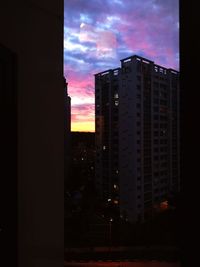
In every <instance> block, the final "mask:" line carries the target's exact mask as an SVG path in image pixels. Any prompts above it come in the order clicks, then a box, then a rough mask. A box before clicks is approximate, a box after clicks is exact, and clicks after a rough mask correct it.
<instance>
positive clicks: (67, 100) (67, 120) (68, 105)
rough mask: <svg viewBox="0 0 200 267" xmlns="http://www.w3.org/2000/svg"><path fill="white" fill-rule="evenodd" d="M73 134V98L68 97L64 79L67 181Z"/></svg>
mask: <svg viewBox="0 0 200 267" xmlns="http://www.w3.org/2000/svg"><path fill="white" fill-rule="evenodd" d="M70 133H71V98H70V97H69V95H68V83H67V82H66V79H65V78H64V155H65V157H64V159H65V162H64V170H65V180H66V178H67V176H68V174H69V163H70Z"/></svg>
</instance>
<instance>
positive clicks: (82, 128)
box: [71, 121, 95, 132]
mask: <svg viewBox="0 0 200 267" xmlns="http://www.w3.org/2000/svg"><path fill="white" fill-rule="evenodd" d="M71 131H72V132H95V123H94V122H92V121H87V122H72V124H71Z"/></svg>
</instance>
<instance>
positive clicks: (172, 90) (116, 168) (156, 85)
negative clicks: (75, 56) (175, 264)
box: [95, 55, 180, 222]
mask: <svg viewBox="0 0 200 267" xmlns="http://www.w3.org/2000/svg"><path fill="white" fill-rule="evenodd" d="M95 131H96V164H95V170H96V173H95V178H96V186H97V188H98V190H99V192H100V194H101V197H102V200H103V201H104V202H106V201H109V202H112V203H113V204H115V205H118V207H119V211H120V216H121V217H124V218H126V219H127V220H130V221H133V222H136V221H143V220H145V219H146V218H148V217H149V216H151V215H152V212H153V210H154V208H155V207H156V206H157V205H160V204H161V203H162V202H164V201H166V200H167V199H168V197H169V196H170V195H171V194H173V193H174V192H178V191H179V190H180V164H179V160H180V156H179V151H180V148H179V72H177V71H175V70H172V69H166V68H164V67H161V66H159V65H156V64H154V62H152V61H150V60H147V59H145V58H142V57H139V56H136V55H135V56H131V57H129V58H125V59H123V60H121V68H117V69H110V70H107V71H104V72H101V73H98V74H96V75H95Z"/></svg>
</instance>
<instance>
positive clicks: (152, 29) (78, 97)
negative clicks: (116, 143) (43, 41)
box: [64, 0, 179, 132]
mask: <svg viewBox="0 0 200 267" xmlns="http://www.w3.org/2000/svg"><path fill="white" fill-rule="evenodd" d="M178 2H179V1H174V0H167V1H160V0H145V1H142V2H141V1H139V0H135V1H126V4H123V3H122V1H120V0H113V1H104V2H103V4H102V3H101V2H100V1H93V0H92V1H89V2H84V1H81V0H77V1H71V0H68V1H65V23H64V75H65V77H66V79H67V82H68V91H69V95H70V96H71V102H72V112H71V113H72V128H71V130H72V131H87V132H94V131H95V127H94V126H95V123H94V120H95V117H94V74H95V73H98V72H101V71H103V70H105V69H112V68H115V67H117V66H118V65H119V61H120V59H122V58H126V57H129V56H132V55H134V54H137V55H139V56H143V57H147V58H149V59H150V60H152V61H155V62H156V63H157V64H160V65H162V66H164V67H167V68H173V69H176V70H179V11H178V4H179V3H178Z"/></svg>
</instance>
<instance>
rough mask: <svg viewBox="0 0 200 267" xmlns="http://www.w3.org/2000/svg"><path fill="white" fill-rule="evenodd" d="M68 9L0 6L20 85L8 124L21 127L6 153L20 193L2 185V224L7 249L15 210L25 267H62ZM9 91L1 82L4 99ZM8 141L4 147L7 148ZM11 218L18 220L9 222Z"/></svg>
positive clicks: (1, 28) (1, 38)
mask: <svg viewBox="0 0 200 267" xmlns="http://www.w3.org/2000/svg"><path fill="white" fill-rule="evenodd" d="M63 2H64V1H62V0H57V1H49V0H32V1H22V0H20V1H3V2H2V3H1V4H0V44H1V45H2V46H3V47H4V48H5V49H7V51H9V52H10V53H11V54H12V55H14V58H15V64H16V66H15V67H16V69H15V70H14V76H15V75H16V81H15V82H14V84H13V85H11V86H10V87H9V88H10V89H11V91H12V90H15V92H16V107H17V108H16V112H15V111H14V110H13V111H11V112H13V113H12V114H13V117H12V114H11V115H9V116H8V117H7V118H8V120H9V122H10V123H11V124H13V123H15V122H16V120H17V128H16V127H15V128H14V129H15V130H16V129H17V131H15V130H13V132H12V134H10V131H11V128H12V127H11V128H9V127H7V128H6V130H7V132H9V138H10V140H11V139H12V138H13V139H12V141H13V140H14V139H16V140H15V144H14V145H13V150H12V147H11V146H8V149H9V153H10V155H11V154H12V153H15V152H16V151H17V154H16V157H15V162H16V160H17V164H16V166H15V167H16V168H15V167H14V168H13V166H14V165H12V164H14V161H10V162H9V163H8V161H9V157H8V159H7V161H6V162H7V163H6V164H7V165H8V168H9V169H13V172H12V174H11V173H10V172H9V173H10V175H6V176H4V179H6V181H8V180H9V185H10V188H12V190H13V188H15V189H16V191H15V192H14V191H12V190H9V187H8V183H7V184H5V185H6V186H5V187H4V191H5V196H9V199H10V200H9V201H10V202H9V203H11V202H12V201H13V206H12V208H10V206H8V209H9V212H7V215H6V213H4V218H3V219H2V212H1V222H3V220H4V227H3V230H2V233H4V234H5V236H4V238H5V239H4V240H7V241H8V238H12V236H6V234H8V232H9V231H7V230H9V229H11V228H9V229H7V228H6V227H7V226H6V224H5V221H6V220H7V221H10V222H9V223H13V227H14V222H15V219H16V207H17V212H18V213H17V216H18V217H17V220H18V226H17V228H18V239H17V247H18V266H20V267H23V266H26V267H27V266H28V267H32V266H43V267H44V266H48V267H50V266H63V243H64V241H63V236H64V226H63V225H64V215H63V213H64V198H63V185H64V158H63V157H64V146H63V144H64V134H63V127H64V126H63V115H64V107H63V103H64V99H63V90H64V89H63V14H64V11H63V4H64V3H63ZM11 66H12V64H11ZM8 72H9V71H8ZM2 73H3V72H2ZM1 77H4V76H3V74H2V76H1ZM2 79H3V78H2ZM8 80H9V79H8ZM5 90H7V89H6V86H5V82H4V84H3V83H1V92H3V91H5ZM1 96H2V95H1ZM10 97H12V96H10ZM8 99H9V96H8ZM1 100H2V98H1ZM16 114H17V116H16ZM15 126H16V125H15ZM5 136H7V135H6V134H5ZM9 138H7V139H6V140H5V142H7V143H9ZM3 141H4V140H2V142H3ZM4 148H5V147H4ZM16 149H17V150H16ZM11 158H12V160H13V157H11ZM11 176H12V177H11ZM1 177H2V175H1ZM1 179H2V178H1ZM15 183H16V184H15ZM16 185H17V186H16ZM6 190H7V191H6ZM15 193H16V194H17V200H16V198H15V197H16V195H15ZM15 200H16V201H17V205H15V204H16V201H15ZM4 206H5V207H6V201H5V203H4ZM8 214H11V215H12V214H13V217H12V218H11V217H9V218H11V220H9V219H8V217H6V216H8ZM12 220H13V221H12ZM15 237H16V236H14V235H13V239H9V240H10V244H9V246H8V247H7V248H8V249H9V248H10V253H8V254H7V255H8V256H6V259H7V263H4V264H3V265H2V264H0V265H1V266H17V265H10V263H11V259H15V255H14V254H13V252H14V249H15V248H16V244H15V240H16V239H15ZM2 246H4V242H2ZM7 252H8V250H7ZM1 253H2V251H1ZM0 258H2V257H0ZM12 263H13V261H12ZM6 264H7V265H6Z"/></svg>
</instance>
